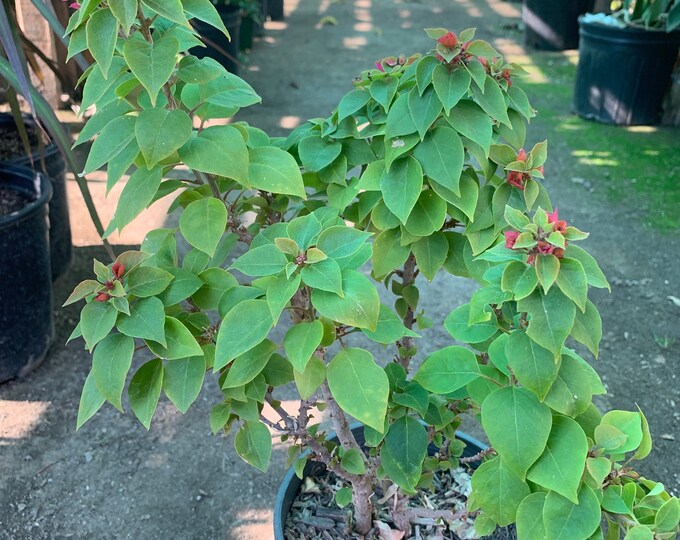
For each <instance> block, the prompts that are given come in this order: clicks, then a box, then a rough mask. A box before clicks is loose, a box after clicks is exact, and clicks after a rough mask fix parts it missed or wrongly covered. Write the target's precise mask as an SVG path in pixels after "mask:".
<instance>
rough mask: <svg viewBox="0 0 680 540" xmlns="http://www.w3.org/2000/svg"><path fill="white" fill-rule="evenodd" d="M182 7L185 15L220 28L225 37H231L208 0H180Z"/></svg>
mask: <svg viewBox="0 0 680 540" xmlns="http://www.w3.org/2000/svg"><path fill="white" fill-rule="evenodd" d="M159 1H160V0H159ZM182 7H183V8H184V11H185V12H186V13H187V15H190V16H191V17H193V18H195V19H198V20H199V21H203V22H205V23H208V24H209V25H210V26H213V27H215V28H217V29H218V30H220V31H221V32H222V33H223V34H224V35H225V37H226V38H227V39H231V36H230V35H229V31H228V30H227V28H226V27H225V26H224V22H223V21H222V17H220V14H219V13H218V12H217V9H215V6H214V5H213V3H212V2H211V1H210V0H182Z"/></svg>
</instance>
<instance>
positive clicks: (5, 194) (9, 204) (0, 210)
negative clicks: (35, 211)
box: [0, 186, 31, 217]
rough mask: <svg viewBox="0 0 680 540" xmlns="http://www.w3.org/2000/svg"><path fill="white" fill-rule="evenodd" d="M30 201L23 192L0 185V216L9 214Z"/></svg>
mask: <svg viewBox="0 0 680 540" xmlns="http://www.w3.org/2000/svg"><path fill="white" fill-rule="evenodd" d="M29 202H31V198H30V197H28V196H27V195H26V194H25V193H22V192H19V191H15V190H13V189H6V188H4V187H2V186H0V217H2V216H9V215H10V214H13V213H15V212H18V211H19V210H21V209H22V208H23V207H24V206H26V205H27V204H28V203H29Z"/></svg>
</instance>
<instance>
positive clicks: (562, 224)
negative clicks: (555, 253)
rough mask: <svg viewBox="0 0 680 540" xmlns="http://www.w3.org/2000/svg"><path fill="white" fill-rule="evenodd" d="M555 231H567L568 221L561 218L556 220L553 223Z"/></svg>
mask: <svg viewBox="0 0 680 540" xmlns="http://www.w3.org/2000/svg"><path fill="white" fill-rule="evenodd" d="M553 231H557V232H560V233H565V232H567V222H566V221H564V220H561V219H560V220H559V221H556V222H555V223H554V225H553Z"/></svg>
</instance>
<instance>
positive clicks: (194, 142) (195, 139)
mask: <svg viewBox="0 0 680 540" xmlns="http://www.w3.org/2000/svg"><path fill="white" fill-rule="evenodd" d="M251 156H252V152H251ZM179 157H180V159H181V160H182V161H183V162H184V163H185V164H186V166H187V167H189V168H191V169H194V170H195V171H201V172H205V173H210V174H216V175H218V176H224V177H226V178H233V179H234V180H236V181H237V182H239V183H240V184H243V185H245V186H249V183H248V182H249V178H250V176H253V174H252V172H251V171H250V167H251V165H252V163H249V154H248V148H247V147H246V143H245V141H244V140H243V136H242V135H241V133H240V132H239V131H238V129H236V128H235V127H234V126H210V127H208V128H205V129H204V130H203V131H201V132H200V133H199V134H197V135H196V136H193V134H192V137H191V138H190V139H189V141H188V142H187V143H186V144H185V145H184V146H182V147H181V148H180V149H179Z"/></svg>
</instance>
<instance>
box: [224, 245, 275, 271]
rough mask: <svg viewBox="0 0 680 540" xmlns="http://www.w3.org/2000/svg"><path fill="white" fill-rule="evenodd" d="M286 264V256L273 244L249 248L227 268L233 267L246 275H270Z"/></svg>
mask: <svg viewBox="0 0 680 540" xmlns="http://www.w3.org/2000/svg"><path fill="white" fill-rule="evenodd" d="M287 264H288V258H287V257H286V256H285V255H284V254H283V253H281V250H279V248H277V247H276V246H275V245H274V244H265V245H263V246H259V247H256V248H254V249H253V248H251V249H249V250H248V251H246V252H245V253H244V254H243V255H241V256H240V257H239V258H238V259H236V260H235V261H234V263H233V264H232V265H231V266H230V267H229V268H235V269H236V270H238V271H239V272H243V273H244V274H245V275H247V276H271V275H274V274H278V273H279V272H281V270H283V269H284V268H285V267H286V265H287Z"/></svg>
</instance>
